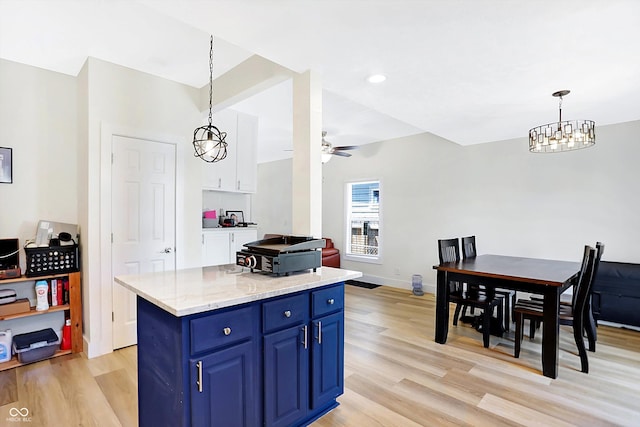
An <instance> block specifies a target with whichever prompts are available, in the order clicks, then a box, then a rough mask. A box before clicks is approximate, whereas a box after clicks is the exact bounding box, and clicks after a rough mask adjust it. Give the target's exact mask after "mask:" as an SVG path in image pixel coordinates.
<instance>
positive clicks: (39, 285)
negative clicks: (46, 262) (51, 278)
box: [36, 280, 49, 311]
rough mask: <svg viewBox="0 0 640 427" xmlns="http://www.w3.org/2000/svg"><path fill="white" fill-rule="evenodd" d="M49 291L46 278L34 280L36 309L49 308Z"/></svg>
mask: <svg viewBox="0 0 640 427" xmlns="http://www.w3.org/2000/svg"><path fill="white" fill-rule="evenodd" d="M48 293H49V285H48V284H47V281H46V280H38V281H37V282H36V311H45V310H49V301H48V298H47V294H48Z"/></svg>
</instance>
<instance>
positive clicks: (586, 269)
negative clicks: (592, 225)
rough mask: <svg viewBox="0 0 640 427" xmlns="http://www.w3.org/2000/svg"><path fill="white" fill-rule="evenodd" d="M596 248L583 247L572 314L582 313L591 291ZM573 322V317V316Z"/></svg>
mask: <svg viewBox="0 0 640 427" xmlns="http://www.w3.org/2000/svg"><path fill="white" fill-rule="evenodd" d="M596 258H597V256H596V250H595V249H594V248H593V247H591V246H589V245H587V246H585V247H584V256H583V258H582V268H581V269H580V277H579V278H578V285H577V286H576V290H575V292H576V297H575V300H574V302H573V304H574V305H573V313H574V316H576V315H578V313H580V315H582V314H583V313H584V309H585V306H586V305H587V303H588V301H589V295H590V293H591V284H592V283H593V273H594V269H595V265H596ZM574 322H575V318H574Z"/></svg>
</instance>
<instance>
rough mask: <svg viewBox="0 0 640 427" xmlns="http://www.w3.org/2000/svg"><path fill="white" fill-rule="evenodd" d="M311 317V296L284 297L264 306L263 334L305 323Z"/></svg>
mask: <svg viewBox="0 0 640 427" xmlns="http://www.w3.org/2000/svg"><path fill="white" fill-rule="evenodd" d="M308 317H309V295H304V294H303V295H295V296H292V297H284V298H281V299H278V300H275V301H269V302H265V303H263V304H262V324H263V325H264V326H263V332H264V333H268V332H271V331H275V330H278V329H282V328H286V327H289V326H293V325H297V324H300V323H303V322H305V321H306V320H307V318H308Z"/></svg>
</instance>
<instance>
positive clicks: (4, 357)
mask: <svg viewBox="0 0 640 427" xmlns="http://www.w3.org/2000/svg"><path fill="white" fill-rule="evenodd" d="M9 360H11V329H7V330H6V331H0V363H2V362H8V361H9Z"/></svg>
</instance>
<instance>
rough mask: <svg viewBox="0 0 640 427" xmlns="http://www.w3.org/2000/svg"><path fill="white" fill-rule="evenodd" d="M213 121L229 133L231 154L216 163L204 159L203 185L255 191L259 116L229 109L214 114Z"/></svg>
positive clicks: (228, 141) (231, 189)
mask: <svg viewBox="0 0 640 427" xmlns="http://www.w3.org/2000/svg"><path fill="white" fill-rule="evenodd" d="M213 125H214V126H215V127H217V128H218V129H219V130H220V131H221V132H226V133H227V138H226V141H227V143H228V146H227V158H226V159H224V160H221V161H219V162H216V163H207V162H203V165H202V188H204V189H206V190H218V191H233V192H241V193H254V192H255V191H256V179H257V178H256V177H257V162H256V148H257V136H258V118H257V117H255V116H250V115H247V114H243V113H238V112H236V111H233V110H230V109H226V110H222V111H220V112H218V113H216V114H214V115H213Z"/></svg>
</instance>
